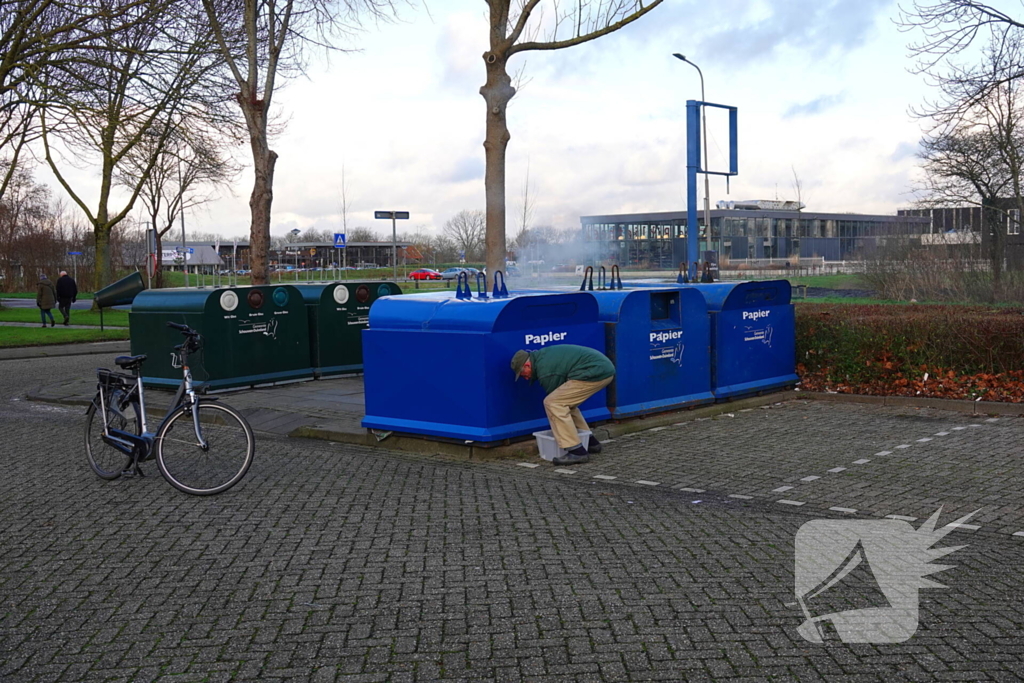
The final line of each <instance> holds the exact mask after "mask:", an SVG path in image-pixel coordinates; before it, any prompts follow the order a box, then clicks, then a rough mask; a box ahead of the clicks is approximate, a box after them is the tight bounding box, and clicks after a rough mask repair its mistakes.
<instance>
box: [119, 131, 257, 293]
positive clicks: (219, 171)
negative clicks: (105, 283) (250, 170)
mask: <svg viewBox="0 0 1024 683" xmlns="http://www.w3.org/2000/svg"><path fill="white" fill-rule="evenodd" d="M201 123H202V122H200V121H193V122H192V125H190V126H188V127H177V128H176V129H175V131H176V134H175V135H174V136H172V137H171V138H170V139H169V140H167V141H166V142H163V143H162V142H161V140H160V139H159V137H158V136H146V138H144V139H143V140H142V141H141V142H140V144H139V145H138V146H137V147H136V148H135V149H134V150H133V153H132V154H130V155H128V157H127V158H126V163H125V164H124V167H123V168H119V169H118V170H117V171H116V173H115V177H116V179H117V181H118V184H120V185H123V186H125V187H134V186H135V185H136V184H137V183H138V179H139V178H140V177H142V176H143V174H144V173H145V171H146V168H147V167H148V166H149V163H150V159H151V158H152V157H154V156H156V163H155V164H154V165H153V167H152V169H151V170H150V172H149V176H148V177H147V178H146V179H145V180H144V181H143V182H142V183H141V189H140V192H139V200H140V201H141V202H142V205H143V206H144V207H145V211H146V216H147V218H148V219H149V224H150V227H151V228H152V229H153V236H154V242H155V245H154V246H155V257H156V262H155V264H153V265H154V273H153V284H152V286H153V287H157V288H159V287H163V238H164V236H165V235H167V234H168V233H170V232H171V231H172V230H173V229H174V228H175V227H176V226H177V225H178V224H179V219H182V220H183V213H184V212H185V211H186V210H189V209H194V208H196V207H198V206H201V205H203V204H205V203H206V202H208V201H210V200H212V199H213V198H214V195H215V190H216V188H217V187H218V186H223V185H226V184H227V183H228V182H230V180H231V179H233V178H234V177H235V176H236V175H237V174H238V172H239V168H238V166H237V164H235V163H234V162H233V161H232V160H231V158H230V157H229V156H228V155H227V154H226V153H225V149H224V147H225V145H227V144H231V143H232V141H233V136H231V135H224V134H223V131H224V129H223V128H221V129H219V130H218V131H216V132H215V131H211V130H208V129H205V128H204V127H203V126H202V125H201ZM160 145H163V147H162V149H155V148H158V147H159V146H160Z"/></svg>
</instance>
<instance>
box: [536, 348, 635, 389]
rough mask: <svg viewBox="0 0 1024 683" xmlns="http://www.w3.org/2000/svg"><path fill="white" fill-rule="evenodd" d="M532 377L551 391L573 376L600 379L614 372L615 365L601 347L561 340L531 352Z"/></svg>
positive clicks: (596, 380)
mask: <svg viewBox="0 0 1024 683" xmlns="http://www.w3.org/2000/svg"><path fill="white" fill-rule="evenodd" d="M530 364H531V365H532V366H533V379H535V380H537V381H538V382H540V385H541V386H542V387H544V391H546V392H547V393H549V394H550V393H551V392H552V391H554V390H555V389H557V388H558V387H560V386H562V385H563V384H565V383H566V382H568V381H569V380H571V379H575V380H579V381H581V382H600V381H601V380H603V379H608V378H609V377H611V376H613V375H614V374H615V366H614V365H612V362H611V361H610V360H608V357H607V356H605V355H604V354H603V353H601V352H600V351H597V350H595V349H591V348H588V347H586V346H576V345H575V344H559V345H557V346H549V347H547V348H544V349H538V350H537V351H531V352H530Z"/></svg>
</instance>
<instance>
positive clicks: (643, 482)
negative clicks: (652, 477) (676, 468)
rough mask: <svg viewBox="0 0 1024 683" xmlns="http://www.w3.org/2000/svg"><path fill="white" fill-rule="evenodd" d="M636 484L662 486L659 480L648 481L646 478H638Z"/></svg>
mask: <svg viewBox="0 0 1024 683" xmlns="http://www.w3.org/2000/svg"><path fill="white" fill-rule="evenodd" d="M633 483H635V484H643V485H644V486H660V485H661V483H660V482H657V481H647V480H646V479H637V480H636V481H635V482H633Z"/></svg>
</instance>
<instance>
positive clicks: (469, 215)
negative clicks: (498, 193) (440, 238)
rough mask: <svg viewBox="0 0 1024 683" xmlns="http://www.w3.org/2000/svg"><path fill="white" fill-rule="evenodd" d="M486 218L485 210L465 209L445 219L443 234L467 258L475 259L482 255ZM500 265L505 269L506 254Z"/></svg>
mask: <svg viewBox="0 0 1024 683" xmlns="http://www.w3.org/2000/svg"><path fill="white" fill-rule="evenodd" d="M485 220H486V219H485V218H484V212H483V211H467V210H465V209H464V210H462V211H459V212H458V213H457V214H455V215H454V216H452V217H451V218H449V219H448V220H447V221H445V224H444V227H442V228H441V234H442V235H444V236H445V237H447V238H449V239H450V240H452V241H453V242H454V243H455V244H456V245H458V248H459V250H460V251H462V252H463V253H464V254H465V258H466V259H467V260H469V261H475V260H476V259H477V257H479V256H480V251H481V247H482V246H483V244H484V226H485ZM500 267H501V269H503V270H504V268H505V259H504V255H503V256H502V260H501V266H500ZM489 272H493V271H489Z"/></svg>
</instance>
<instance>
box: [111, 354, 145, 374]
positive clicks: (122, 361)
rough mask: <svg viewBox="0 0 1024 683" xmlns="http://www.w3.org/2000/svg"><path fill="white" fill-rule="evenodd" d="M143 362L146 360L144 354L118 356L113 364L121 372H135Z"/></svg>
mask: <svg viewBox="0 0 1024 683" xmlns="http://www.w3.org/2000/svg"><path fill="white" fill-rule="evenodd" d="M144 360H146V356H145V354H143V355H141V356H118V357H117V358H115V359H114V363H115V364H116V365H117V367H119V368H121V369H122V370H135V369H137V368H139V367H141V366H142V362H143V361H144Z"/></svg>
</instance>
